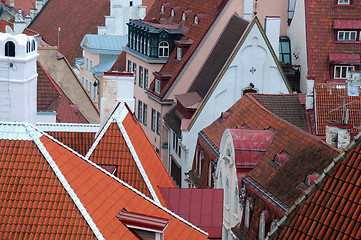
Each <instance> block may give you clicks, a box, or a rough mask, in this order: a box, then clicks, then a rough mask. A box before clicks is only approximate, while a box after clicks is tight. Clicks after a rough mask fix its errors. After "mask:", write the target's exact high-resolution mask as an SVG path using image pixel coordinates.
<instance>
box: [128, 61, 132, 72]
mask: <svg viewBox="0 0 361 240" xmlns="http://www.w3.org/2000/svg"><path fill="white" fill-rule="evenodd" d="M128 72H132V61H130V60H128Z"/></svg>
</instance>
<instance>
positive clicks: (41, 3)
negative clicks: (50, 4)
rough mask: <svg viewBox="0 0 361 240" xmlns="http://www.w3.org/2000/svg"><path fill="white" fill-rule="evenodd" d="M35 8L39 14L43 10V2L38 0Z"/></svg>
mask: <svg viewBox="0 0 361 240" xmlns="http://www.w3.org/2000/svg"><path fill="white" fill-rule="evenodd" d="M35 8H36V11H37V12H40V11H41V9H42V8H43V0H36V2H35Z"/></svg>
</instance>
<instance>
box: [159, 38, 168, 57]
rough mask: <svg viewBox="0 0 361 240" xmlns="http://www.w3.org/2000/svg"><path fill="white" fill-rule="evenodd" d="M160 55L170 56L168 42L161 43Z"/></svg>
mask: <svg viewBox="0 0 361 240" xmlns="http://www.w3.org/2000/svg"><path fill="white" fill-rule="evenodd" d="M158 56H159V57H168V56H169V45H168V43H167V42H165V41H163V42H160V43H159V48H158Z"/></svg>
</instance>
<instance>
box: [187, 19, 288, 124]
mask: <svg viewBox="0 0 361 240" xmlns="http://www.w3.org/2000/svg"><path fill="white" fill-rule="evenodd" d="M255 25H256V26H257V27H258V30H259V31H260V33H261V35H262V37H263V40H264V41H265V42H266V45H267V47H268V49H269V51H270V53H271V55H272V57H273V60H274V62H275V64H276V66H277V69H278V70H279V72H280V74H281V76H282V79H283V82H284V83H285V85H286V87H287V89H288V91H289V93H292V88H291V86H290V85H289V83H288V80H287V78H286V76H285V74H284V72H283V70H282V67H281V65H280V64H279V62H278V58H277V56H276V54H275V52H274V51H273V48H272V46H271V43H270V42H269V40H268V38H267V36H266V33H265V32H264V30H263V28H262V26H261V24H260V22H259V20H258V18H257V17H254V18H253V20H252V22H251V23H250V24H249V25H248V27H247V29H246V30H245V32H244V33H243V36H242V38H241V39H240V41H239V42H238V44H237V46H236V47H235V49H234V50H233V52H232V54H231V56H230V57H229V58H228V60H227V62H226V63H225V65H224V66H223V68H222V70H221V72H220V73H219V74H218V76H217V78H216V80H215V82H214V83H213V85H212V87H211V88H210V90H209V91H208V93H207V95H206V96H205V97H204V99H203V101H202V103H201V105H200V107H199V108H198V110H197V111H196V112H195V114H194V115H193V118H192V121H191V123H190V124H189V126H188V129H187V131H190V130H191V129H192V127H193V125H194V123H195V121H196V120H197V118H198V117H199V115H200V113H201V112H202V110H203V108H204V107H205V105H206V104H207V102H208V100H209V99H210V97H211V96H212V94H213V92H214V91H215V89H216V88H217V86H218V84H219V83H220V81H221V79H222V78H223V76H224V74H225V73H226V71H227V70H228V68H229V66H230V64H231V63H232V61H233V59H234V58H235V57H236V55H237V53H238V52H239V50H240V48H241V47H242V45H243V43H244V41H245V40H246V39H247V37H248V35H249V33H250V32H251V30H252V29H253V27H254V26H255Z"/></svg>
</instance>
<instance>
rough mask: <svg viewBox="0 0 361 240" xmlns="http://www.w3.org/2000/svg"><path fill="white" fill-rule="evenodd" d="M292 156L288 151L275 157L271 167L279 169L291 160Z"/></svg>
mask: <svg viewBox="0 0 361 240" xmlns="http://www.w3.org/2000/svg"><path fill="white" fill-rule="evenodd" d="M290 156H291V155H290V154H289V153H287V152H286V151H282V152H281V153H278V154H277V155H276V156H275V158H274V159H273V160H272V161H271V162H270V165H271V166H273V167H274V168H276V169H279V168H281V167H282V166H283V165H284V164H285V163H286V162H287V161H288V160H289V159H290Z"/></svg>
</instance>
